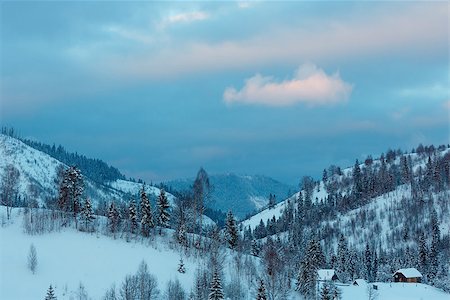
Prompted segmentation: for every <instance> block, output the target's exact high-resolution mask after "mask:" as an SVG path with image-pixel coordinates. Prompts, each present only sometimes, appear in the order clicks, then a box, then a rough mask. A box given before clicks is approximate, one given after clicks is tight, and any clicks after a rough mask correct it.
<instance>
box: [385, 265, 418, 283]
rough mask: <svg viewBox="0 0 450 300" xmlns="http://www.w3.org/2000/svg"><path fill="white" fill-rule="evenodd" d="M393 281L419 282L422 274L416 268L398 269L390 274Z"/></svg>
mask: <svg viewBox="0 0 450 300" xmlns="http://www.w3.org/2000/svg"><path fill="white" fill-rule="evenodd" d="M392 276H393V277H394V282H415V283H417V282H419V283H420V282H421V281H422V274H420V272H419V271H418V270H417V269H416V268H407V269H400V270H398V271H397V272H395V273H394V275H392Z"/></svg>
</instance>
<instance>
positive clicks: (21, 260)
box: [0, 207, 450, 300]
mask: <svg viewBox="0 0 450 300" xmlns="http://www.w3.org/2000/svg"><path fill="white" fill-rule="evenodd" d="M21 211H22V209H13V215H12V216H13V217H12V222H11V223H8V222H6V224H3V225H2V226H1V227H0V241H1V247H0V299H2V300H3V299H4V300H10V299H11V300H15V299H20V300H28V299H30V300H31V299H43V298H44V297H45V294H46V291H47V289H48V286H49V285H50V284H52V285H53V286H54V287H55V291H56V295H57V297H58V299H60V300H64V299H76V295H77V289H78V287H79V285H80V283H82V284H83V285H84V287H85V288H86V291H87V292H88V294H89V296H90V297H91V298H92V299H101V298H102V297H103V296H104V294H105V292H106V290H107V289H108V288H110V287H111V286H112V285H113V284H115V286H116V288H120V285H121V283H122V281H123V279H124V277H125V276H126V275H128V274H135V272H136V271H137V268H138V266H139V264H140V263H141V262H142V261H143V260H144V261H145V262H146V263H147V264H148V266H149V271H150V272H151V273H152V274H153V275H155V276H156V277H157V280H158V285H159V289H160V291H161V295H163V292H164V290H165V287H166V284H167V282H168V281H169V280H174V279H178V280H179V281H180V283H181V285H182V286H183V288H184V289H185V291H187V292H188V291H190V289H191V287H192V285H193V281H194V277H195V271H196V268H197V265H198V262H201V259H200V260H199V261H196V260H195V259H193V258H186V257H183V259H184V262H185V266H186V273H185V274H180V273H179V272H178V271H177V267H178V262H179V259H180V255H179V254H178V253H177V252H176V251H174V250H171V249H170V248H169V247H168V246H167V239H166V240H165V241H164V238H163V239H162V240H160V242H159V243H158V246H157V247H155V246H154V244H152V246H149V245H148V244H147V243H146V242H144V243H143V242H140V241H138V242H136V241H132V242H126V241H125V240H123V239H113V238H112V237H108V236H103V235H101V234H95V233H93V234H89V233H83V232H78V231H76V230H74V229H62V230H61V231H60V232H53V233H47V234H43V235H27V234H25V233H24V232H23V228H22V213H21ZM4 215H5V208H4V207H0V220H2V221H4ZM2 223H5V222H2ZM31 244H34V246H35V247H36V251H37V260H38V265H37V269H36V273H35V274H32V273H31V271H30V270H29V269H28V268H27V256H28V252H29V248H30V245H31ZM226 252H227V253H228V255H227V256H226V258H225V263H224V264H225V270H224V271H225V275H226V276H225V278H224V284H226V282H229V280H230V279H231V278H232V276H233V274H234V273H233V268H232V267H231V261H232V259H231V257H230V256H229V254H230V251H226ZM376 284H377V285H378V291H377V293H378V297H377V298H376V299H378V300H407V299H408V300H416V299H417V300H422V299H423V300H425V299H430V300H444V299H445V300H447V299H450V295H449V294H446V293H444V292H442V291H441V290H438V289H435V288H433V287H431V286H428V285H425V284H412V283H376ZM253 288H254V287H253V286H249V287H247V288H246V289H247V290H248V291H250V293H249V294H248V295H247V296H248V297H249V298H245V299H253V296H252V295H253V292H252V289H253ZM339 288H340V289H341V291H342V299H343V300H354V299H367V288H366V287H365V286H353V285H340V286H339ZM161 299H165V298H164V297H162V298H161ZM293 299H301V298H300V296H299V295H298V294H297V293H296V292H294V291H292V292H291V298H289V300H293Z"/></svg>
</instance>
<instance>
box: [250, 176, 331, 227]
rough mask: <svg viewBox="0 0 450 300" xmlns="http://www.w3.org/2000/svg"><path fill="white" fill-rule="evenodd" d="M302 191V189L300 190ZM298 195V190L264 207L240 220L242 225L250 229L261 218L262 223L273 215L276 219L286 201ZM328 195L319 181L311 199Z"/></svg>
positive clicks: (314, 199) (279, 215)
mask: <svg viewBox="0 0 450 300" xmlns="http://www.w3.org/2000/svg"><path fill="white" fill-rule="evenodd" d="M302 193H304V191H302ZM298 196H299V192H297V193H295V194H294V195H292V196H291V197H289V198H287V199H286V200H283V201H281V202H280V203H277V204H276V205H275V206H274V207H273V208H266V209H264V210H262V211H260V212H259V213H257V214H255V215H253V216H252V217H250V218H248V219H247V220H244V221H242V225H243V226H244V228H247V227H248V226H250V228H251V229H252V230H254V229H255V228H256V226H258V225H259V223H260V222H261V220H262V221H263V222H264V224H266V223H267V220H269V219H272V218H273V217H274V216H275V219H278V218H279V217H281V215H282V214H283V211H284V209H285V207H286V205H287V204H288V201H289V200H290V201H295V200H296V199H297V198H298ZM327 197H328V193H327V192H326V190H325V187H324V185H323V182H320V185H319V188H317V187H316V188H314V191H313V196H312V199H313V201H314V202H315V201H320V200H323V199H326V198H327Z"/></svg>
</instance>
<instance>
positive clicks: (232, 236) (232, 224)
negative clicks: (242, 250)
mask: <svg viewBox="0 0 450 300" xmlns="http://www.w3.org/2000/svg"><path fill="white" fill-rule="evenodd" d="M225 226H226V230H227V231H226V233H227V242H228V245H229V246H230V248H231V249H234V248H235V247H236V246H237V242H238V232H237V228H236V221H235V220H234V216H233V213H232V212H231V211H228V214H227V220H226V224H225Z"/></svg>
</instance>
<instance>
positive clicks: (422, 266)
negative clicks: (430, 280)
mask: <svg viewBox="0 0 450 300" xmlns="http://www.w3.org/2000/svg"><path fill="white" fill-rule="evenodd" d="M418 246H419V248H418V251H419V253H418V257H417V260H418V261H417V264H418V265H419V271H421V272H422V273H424V274H427V271H428V247H427V244H426V241H425V235H424V233H423V231H422V232H420V234H419V245H418Z"/></svg>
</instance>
